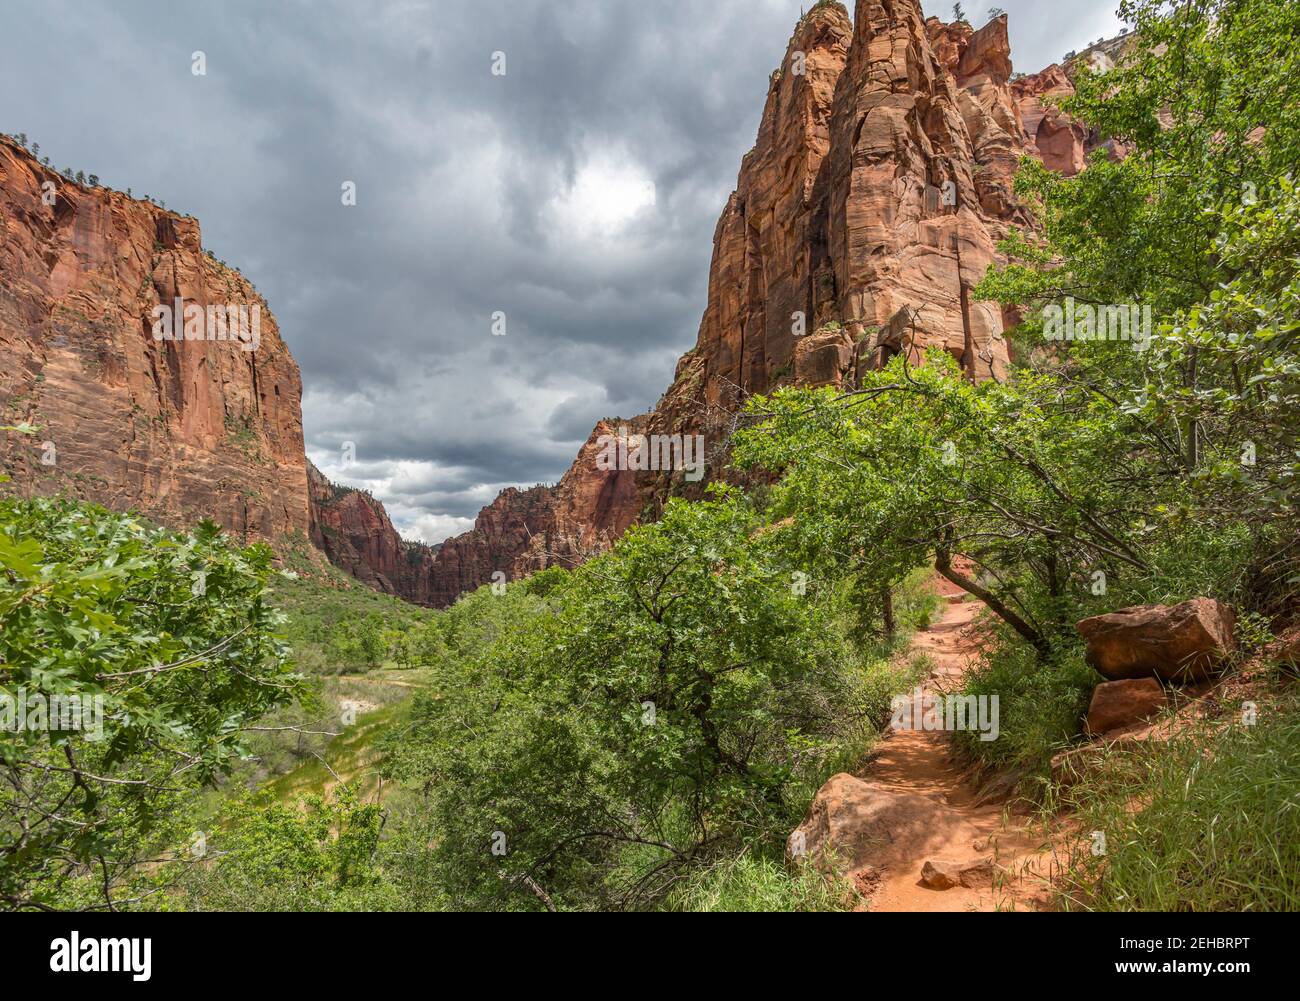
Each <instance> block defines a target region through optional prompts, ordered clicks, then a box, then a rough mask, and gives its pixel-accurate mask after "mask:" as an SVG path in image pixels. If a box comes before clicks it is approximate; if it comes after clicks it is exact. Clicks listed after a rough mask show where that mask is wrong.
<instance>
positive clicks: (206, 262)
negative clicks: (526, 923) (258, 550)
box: [0, 139, 308, 538]
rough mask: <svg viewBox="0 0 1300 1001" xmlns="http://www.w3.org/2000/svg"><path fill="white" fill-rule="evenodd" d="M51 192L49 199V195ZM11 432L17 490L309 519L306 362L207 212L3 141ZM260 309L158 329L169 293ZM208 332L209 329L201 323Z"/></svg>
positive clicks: (246, 523) (0, 372)
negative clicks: (81, 177)
mask: <svg viewBox="0 0 1300 1001" xmlns="http://www.w3.org/2000/svg"><path fill="white" fill-rule="evenodd" d="M43 196H44V197H43ZM0 236H2V239H0V359H3V364H0V407H2V408H3V413H2V414H0V416H2V417H3V421H2V422H3V423H6V424H15V423H19V422H22V421H26V422H29V423H31V424H33V425H36V426H37V427H38V428H39V431H38V433H37V434H36V435H35V436H34V437H32V438H28V437H25V436H20V435H14V434H6V435H4V436H3V437H2V438H0V460H2V461H3V464H4V468H5V471H6V472H8V473H10V475H11V476H12V477H13V481H14V482H13V483H11V484H9V485H8V486H9V487H11V488H14V489H17V490H21V491H26V492H29V493H42V494H47V493H55V492H58V491H60V490H63V491H67V492H69V493H71V494H73V495H75V496H78V497H82V498H85V499H89V500H94V501H97V502H99V503H102V504H104V505H106V506H108V507H111V508H114V509H118V510H123V509H126V508H136V509H138V510H140V511H142V512H144V513H145V514H147V515H149V516H151V517H152V518H154V519H156V520H157V521H160V522H162V523H165V524H169V525H173V526H178V527H183V526H192V525H193V524H194V523H195V522H196V521H198V520H199V519H201V518H205V517H206V518H211V519H212V520H213V521H216V522H217V523H219V524H221V525H222V526H224V527H225V528H227V529H230V530H232V531H235V532H238V533H247V534H251V535H258V536H264V537H268V538H271V537H276V536H280V535H283V534H286V533H292V532H300V533H303V534H304V535H305V534H306V532H307V527H308V515H307V470H306V459H305V457H304V454H303V435H302V415H301V411H300V409H299V402H300V397H301V395H302V387H301V383H300V381H299V376H298V366H297V365H296V364H295V363H294V360H293V358H292V357H291V356H290V355H289V352H288V349H287V348H286V347H285V345H284V342H283V341H282V340H281V339H280V334H279V331H278V330H277V328H276V323H275V319H274V317H272V316H271V313H270V310H269V309H268V308H267V306H266V303H265V302H264V301H263V300H262V298H261V296H259V295H258V294H257V293H256V291H254V289H253V287H252V286H251V285H250V284H249V283H248V281H247V280H245V279H244V278H243V276H242V275H240V274H239V273H238V272H236V271H234V270H232V269H230V268H227V267H224V266H223V265H220V264H218V263H217V262H216V261H215V260H213V259H212V258H211V257H209V256H208V255H207V254H205V253H204V251H203V248H202V243H201V239H200V235H199V226H198V223H197V222H196V221H195V220H194V219H190V218H186V217H182V216H178V215H176V214H175V213H172V212H167V211H164V210H162V209H160V208H158V207H156V206H154V205H152V204H150V203H148V202H142V201H136V200H134V199H131V198H128V197H127V196H126V195H124V194H121V193H120V192H116V191H110V190H108V189H106V188H98V187H88V186H85V185H79V184H76V183H74V182H72V181H69V180H66V179H65V178H63V177H60V176H59V175H58V174H56V173H54V172H53V171H51V170H49V169H47V168H45V167H43V166H41V165H40V164H39V163H38V162H37V161H36V160H35V158H33V157H32V156H31V155H29V154H28V153H27V152H26V151H25V150H23V149H22V148H21V147H19V146H18V145H17V144H15V143H13V142H11V141H10V140H8V139H0ZM177 298H180V299H182V300H183V302H184V304H198V305H199V306H203V307H207V306H210V305H213V306H215V305H223V306H224V305H240V306H244V307H248V308H249V310H250V312H249V314H248V315H249V326H250V328H251V324H252V312H251V309H252V307H254V306H256V307H257V308H258V310H259V320H260V323H259V329H258V330H257V338H256V342H255V343H256V349H255V350H246V349H247V348H249V347H251V346H252V345H253V343H254V341H253V340H252V338H251V333H252V330H251V329H249V331H248V333H249V335H250V336H249V337H248V339H247V340H246V341H243V342H241V341H237V340H206V339H202V340H199V339H195V340H174V341H171V340H155V338H154V336H153V323H154V320H155V317H154V315H153V314H152V310H153V308H154V307H155V306H157V305H159V304H165V305H173V303H174V300H176V299H177ZM203 332H204V334H206V327H205V328H204V331H203Z"/></svg>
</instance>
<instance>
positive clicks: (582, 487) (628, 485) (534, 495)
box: [429, 421, 643, 606]
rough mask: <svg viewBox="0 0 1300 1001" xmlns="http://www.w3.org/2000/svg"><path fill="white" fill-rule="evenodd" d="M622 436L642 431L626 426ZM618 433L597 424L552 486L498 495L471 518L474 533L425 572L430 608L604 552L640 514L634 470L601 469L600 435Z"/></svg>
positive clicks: (446, 548)
mask: <svg viewBox="0 0 1300 1001" xmlns="http://www.w3.org/2000/svg"><path fill="white" fill-rule="evenodd" d="M626 424H627V425H628V426H630V431H629V432H628V433H631V434H635V433H637V432H638V431H640V430H641V428H642V425H641V424H640V423H638V422H636V421H628V422H626ZM618 434H619V427H617V426H615V424H613V423H611V422H607V421H601V422H600V423H599V424H597V425H596V427H595V430H593V431H592V433H591V437H590V438H588V439H587V443H586V444H585V445H583V447H582V450H581V451H580V452H579V453H578V458H577V459H575V460H574V463H573V465H572V466H570V467H569V470H568V472H566V473H565V474H564V476H563V477H562V478H561V479H560V482H559V483H557V484H556V485H555V486H553V487H548V486H536V487H532V488H531V489H528V490H517V489H515V488H513V487H512V488H511V489H509V490H506V491H503V492H502V493H501V494H500V495H498V496H497V499H496V500H494V501H493V502H492V503H491V504H489V505H488V506H487V507H485V508H484V509H483V510H482V511H480V512H479V515H478V517H477V518H476V519H475V521H474V527H473V529H471V530H470V531H468V532H466V533H465V534H463V535H458V536H456V537H455V538H451V539H448V540H447V541H445V542H444V543H443V544H442V546H441V547H440V548H439V550H438V555H437V558H436V559H435V561H434V563H433V567H432V574H431V585H430V591H429V597H430V603H431V604H433V605H435V606H445V605H449V604H451V603H452V602H454V601H455V600H456V598H457V597H459V596H460V594H462V593H463V592H465V591H472V590H474V589H475V588H477V587H479V586H480V585H482V584H485V583H488V582H489V581H491V580H492V579H493V574H494V573H496V572H498V571H500V572H501V573H504V574H505V578H504V579H505V580H506V581H512V580H518V579H519V578H521V577H525V576H527V575H528V574H530V573H534V572H536V571H538V570H543V569H545V568H547V567H551V566H574V565H576V564H577V563H580V562H582V561H583V560H584V559H586V558H587V557H589V556H591V555H592V554H593V553H597V552H600V551H602V550H604V549H608V548H609V546H611V545H612V544H613V543H614V541H615V540H616V539H617V538H618V537H619V536H620V535H622V534H623V533H624V532H625V531H627V529H628V527H629V526H630V525H631V524H632V523H633V522H634V521H636V519H637V516H638V515H639V514H640V512H641V508H640V506H639V500H638V496H637V477H638V476H639V475H643V474H640V473H638V472H637V471H636V470H634V469H602V468H601V463H600V462H599V461H598V460H599V457H600V454H601V452H602V446H603V441H602V438H603V436H614V437H616V436H617V435H618Z"/></svg>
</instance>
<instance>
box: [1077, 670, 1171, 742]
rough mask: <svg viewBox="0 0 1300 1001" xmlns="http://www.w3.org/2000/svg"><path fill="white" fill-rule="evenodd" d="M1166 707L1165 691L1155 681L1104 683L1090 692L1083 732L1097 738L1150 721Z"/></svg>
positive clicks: (1152, 679) (1131, 680) (1132, 680)
mask: <svg viewBox="0 0 1300 1001" xmlns="http://www.w3.org/2000/svg"><path fill="white" fill-rule="evenodd" d="M1164 706H1165V690H1164V689H1163V688H1161V687H1160V682H1158V681H1156V679H1155V678H1127V679H1124V680H1122V681H1104V682H1102V683H1101V684H1100V685H1098V686H1097V687H1096V688H1094V689H1093V691H1092V701H1091V702H1090V703H1089V705H1088V719H1087V722H1086V724H1085V729H1086V730H1087V732H1088V733H1090V734H1093V735H1097V734H1103V733H1107V732H1108V731H1110V730H1117V729H1119V728H1120V727H1126V726H1132V725H1133V724H1134V723H1142V722H1145V721H1146V720H1149V719H1150V718H1151V717H1152V716H1154V715H1155V714H1156V713H1158V712H1159V711H1160V710H1161V709H1163V708H1164Z"/></svg>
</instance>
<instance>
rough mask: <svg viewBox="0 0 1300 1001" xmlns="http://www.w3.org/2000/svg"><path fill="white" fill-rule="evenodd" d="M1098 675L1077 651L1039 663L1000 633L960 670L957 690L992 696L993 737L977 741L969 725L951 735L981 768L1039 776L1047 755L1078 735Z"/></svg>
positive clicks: (1043, 771)
mask: <svg viewBox="0 0 1300 1001" xmlns="http://www.w3.org/2000/svg"><path fill="white" fill-rule="evenodd" d="M1102 680H1104V679H1102V677H1101V676H1100V675H1098V674H1097V672H1096V671H1094V670H1093V669H1092V668H1090V667H1088V665H1087V664H1085V663H1084V662H1083V655H1082V651H1081V650H1075V651H1065V652H1062V653H1060V654H1058V656H1057V658H1056V659H1055V660H1054V661H1051V662H1048V663H1043V662H1041V661H1040V660H1039V659H1038V657H1037V655H1036V653H1035V651H1034V650H1033V648H1032V647H1030V646H1029V645H1028V644H1026V643H1023V642H1019V641H1011V640H1009V639H1008V638H1007V637H1005V636H1004V637H1001V638H1000V639H999V642H998V644H997V645H996V646H995V647H993V648H992V649H991V650H990V651H989V652H987V653H986V654H985V656H984V659H983V660H982V661H981V662H980V663H979V664H977V665H975V666H974V667H973V668H972V669H971V670H969V671H968V672H967V673H966V676H965V678H964V681H963V684H962V687H961V692H960V694H962V695H964V696H965V695H975V696H989V697H992V696H995V695H996V696H997V698H998V717H999V736H998V739H997V740H989V741H984V740H980V739H979V738H980V734H979V733H978V732H976V731H973V730H966V731H957V732H956V733H955V734H954V738H955V740H956V741H957V743H958V745H959V746H960V748H961V749H962V751H963V752H964V753H965V754H967V755H968V756H969V757H970V758H971V759H972V760H974V761H976V762H978V763H979V764H980V765H981V766H983V767H985V768H988V769H991V770H1003V769H1021V770H1024V771H1026V772H1027V773H1033V774H1038V775H1045V774H1046V773H1047V771H1048V769H1049V767H1050V765H1051V760H1052V755H1053V754H1055V753H1056V752H1057V751H1059V750H1061V749H1063V748H1064V747H1066V746H1068V745H1069V744H1070V743H1071V742H1072V741H1073V740H1074V739H1075V738H1077V737H1078V736H1079V733H1080V729H1081V723H1082V719H1083V715H1084V713H1085V712H1086V711H1087V708H1088V700H1089V699H1090V698H1091V696H1092V690H1093V688H1094V687H1096V685H1097V684H1098V683H1099V682H1101V681H1102Z"/></svg>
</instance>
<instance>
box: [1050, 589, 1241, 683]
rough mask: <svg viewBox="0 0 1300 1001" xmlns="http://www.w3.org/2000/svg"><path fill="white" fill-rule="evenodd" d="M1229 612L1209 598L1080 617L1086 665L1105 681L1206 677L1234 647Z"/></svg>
mask: <svg viewBox="0 0 1300 1001" xmlns="http://www.w3.org/2000/svg"><path fill="white" fill-rule="evenodd" d="M1235 623H1236V616H1235V615H1234V614H1233V611H1232V609H1231V608H1230V607H1229V606H1228V605H1225V604H1223V603H1222V602H1219V601H1215V600H1214V599H1213V598H1193V599H1191V600H1190V601H1184V602H1183V603H1182V604H1179V605H1172V606H1171V605H1135V606H1133V607H1131V608H1121V609H1119V610H1118V611H1114V612H1107V613H1106V614H1105V615H1094V616H1093V617H1092V618H1089V619H1083V620H1082V621H1080V622H1079V623H1077V625H1076V626H1075V628H1077V629H1078V630H1079V634H1080V635H1081V636H1082V637H1083V638H1084V640H1085V641H1086V642H1087V644H1088V652H1087V659H1088V663H1089V664H1090V665H1091V666H1092V667H1094V668H1096V669H1097V671H1098V672H1099V673H1100V674H1102V675H1103V676H1105V677H1106V678H1109V679H1110V680H1111V681H1119V680H1122V679H1124V678H1148V677H1157V678H1159V679H1161V680H1162V681H1169V682H1176V683H1185V682H1188V681H1199V680H1201V679H1203V678H1206V677H1208V676H1209V675H1210V674H1212V673H1213V672H1214V670H1215V669H1216V668H1218V667H1219V666H1220V665H1221V664H1222V662H1223V661H1224V659H1225V658H1226V657H1227V656H1228V655H1229V654H1231V653H1232V652H1233V651H1234V650H1235V649H1236V642H1235V640H1234V638H1233V626H1234V625H1235Z"/></svg>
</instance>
